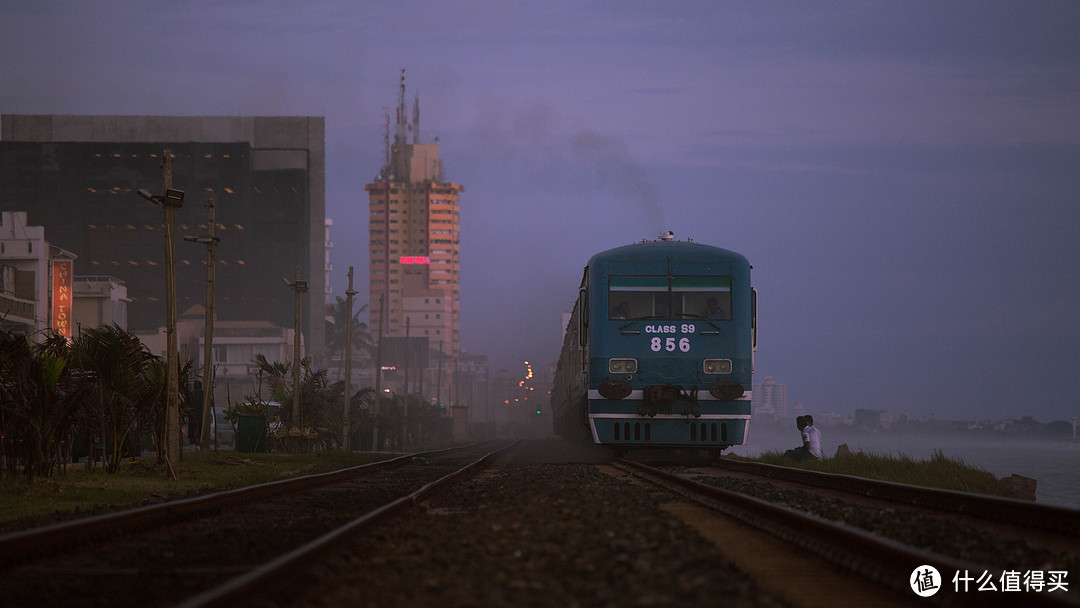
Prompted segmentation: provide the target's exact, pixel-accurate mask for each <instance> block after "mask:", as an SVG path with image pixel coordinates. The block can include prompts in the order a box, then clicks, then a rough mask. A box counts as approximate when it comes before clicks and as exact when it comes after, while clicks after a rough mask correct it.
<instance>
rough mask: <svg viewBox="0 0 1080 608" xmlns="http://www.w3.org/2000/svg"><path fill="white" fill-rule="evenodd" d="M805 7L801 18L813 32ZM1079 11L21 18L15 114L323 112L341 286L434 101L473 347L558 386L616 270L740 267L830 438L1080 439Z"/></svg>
mask: <svg viewBox="0 0 1080 608" xmlns="http://www.w3.org/2000/svg"><path fill="white" fill-rule="evenodd" d="M793 4H795V5H796V8H792V5H793ZM1077 31H1080V5H1078V4H1077V3H1075V2H1072V1H1060V2H1052V1H1051V2H1038V3H1029V2H1019V1H1017V2H983V1H978V2H975V1H971V2H954V3H945V4H942V5H940V6H939V5H938V3H919V4H918V5H914V6H913V5H908V4H906V3H894V2H850V3H827V2H815V3H787V2H783V3H773V2H753V3H724V2H714V1H701V2H625V1H619V2H615V1H611V2H576V1H574V2H571V1H565V0H563V1H556V2H543V3H540V2H530V3H523V2H506V1H501V0H477V1H471V2H416V1H409V0H405V1H396V2H364V3H361V2H355V1H345V0H334V1H331V2H317V1H316V2H304V3H300V2H267V1H263V0H260V1H255V0H251V1H249V2H229V1H222V2H209V1H205V2H203V1H197V2H179V3H178V2H120V1H114V0H96V1H95V2H93V3H81V2H58V1H38V0H33V1H31V0H26V1H14V2H13V1H8V2H4V3H3V5H2V7H0V112H2V113H23V114H53V113H56V114H163V115H164V114H177V115H218V114H220V115H237V114H243V115H320V116H325V117H326V130H327V134H326V146H327V215H328V216H329V217H331V218H332V219H333V220H334V231H333V233H332V238H333V241H334V250H333V264H334V273H333V276H332V277H331V282H332V283H333V285H334V286H335V289H336V291H337V293H338V294H339V295H340V294H341V293H342V292H343V291H344V282H345V274H346V272H347V270H348V266H349V265H350V264H351V265H354V266H356V267H357V269H358V279H359V280H358V281H357V282H358V284H359V285H360V290H361V296H360V297H361V298H362V299H366V274H365V271H364V269H365V268H366V266H367V253H366V242H367V217H366V213H365V212H366V207H367V205H366V195H365V193H364V192H363V184H364V183H366V182H367V181H370V180H371V178H372V177H373V176H374V174H375V172H376V171H377V169H378V167H379V165H380V164H381V163H382V158H383V140H382V132H383V120H384V113H385V112H386V111H387V110H388V109H390V108H392V107H393V105H394V104H395V103H396V95H397V86H398V77H399V71H400V69H401V68H405V69H406V78H407V97H408V99H409V100H410V104H411V100H412V98H413V96H414V95H415V94H419V96H420V105H421V121H420V123H421V124H420V127H421V133H422V141H425V142H430V141H431V140H432V137H433V136H438V137H439V139H440V144H441V151H442V159H443V165H444V168H445V171H446V175H447V177H448V178H449V179H451V180H453V181H455V182H458V183H461V184H464V185H465V188H466V191H465V194H464V195H463V196H462V202H461V205H462V214H461V217H462V230H461V248H462V298H461V299H462V335H463V345H464V347H465V348H466V349H468V350H470V351H473V352H482V353H487V354H489V355H491V357H492V359H493V363H494V364H495V365H496V366H502V367H506V368H508V369H510V370H511V371H518V370H517V369H516V367H515V366H519V365H520V364H518V363H516V360H517V359H519V358H520V359H529V360H531V361H539V362H551V361H553V360H554V359H555V357H556V356H557V352H558V346H559V343H560V341H561V335H560V331H561V328H560V315H561V312H562V311H563V310H564V309H565V308H568V307H569V306H570V304H571V302H572V300H573V298H574V296H575V292H576V287H577V283H578V281H579V279H580V276H581V269H582V267H583V265H584V264H585V262H586V261H587V260H588V258H589V256H590V255H592V254H593V253H595V252H597V251H600V250H602V249H607V248H609V247H613V246H618V245H623V244H627V243H630V242H634V241H637V240H640V239H642V238H645V237H648V238H655V236H656V235H657V234H658V233H659V232H660V231H661V230H666V229H670V230H673V231H675V233H676V235H677V237H679V238H686V237H691V238H693V239H694V240H696V241H701V242H705V243H709V244H714V245H718V246H721V247H725V248H728V249H733V250H736V251H740V252H742V253H744V254H745V255H746V256H747V258H749V260H750V262H751V263H752V264H753V265H754V269H755V276H754V285H755V287H757V289H758V291H759V298H760V309H759V317H760V320H759V323H760V333H759V339H760V345H759V351H758V353H757V359H756V362H757V365H756V369H757V375H756V377H757V379H758V380H761V379H763V378H764V377H765V376H770V375H771V376H774V377H775V378H776V379H777V381H778V382H786V383H787V384H788V391H789V399H790V400H791V401H792V402H801V403H803V405H804V406H805V407H806V408H807V409H808V410H809V411H811V412H826V411H837V412H840V413H850V412H851V411H853V410H854V409H855V408H857V407H869V408H877V409H889V410H891V411H892V412H893V413H894V414H899V413H900V412H902V411H905V410H907V411H908V412H909V413H911V414H912V415H915V416H924V415H928V414H930V413H934V414H935V415H936V416H937V417H938V418H950V417H955V418H971V419H989V418H1002V417H1010V416H1011V417H1019V416H1022V415H1032V416H1034V417H1035V418H1036V419H1038V420H1042V421H1049V420H1053V419H1071V417H1072V416H1075V415H1078V414H1080V320H1078V319H1080V44H1078V43H1077V35H1076V32H1077Z"/></svg>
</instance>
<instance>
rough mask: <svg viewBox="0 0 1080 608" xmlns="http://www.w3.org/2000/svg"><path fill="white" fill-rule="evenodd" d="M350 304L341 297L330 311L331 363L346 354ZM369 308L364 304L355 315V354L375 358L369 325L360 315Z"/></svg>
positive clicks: (328, 352) (328, 329)
mask: <svg viewBox="0 0 1080 608" xmlns="http://www.w3.org/2000/svg"><path fill="white" fill-rule="evenodd" d="M348 304H349V303H348V300H345V299H342V298H340V297H339V298H336V301H335V302H334V303H333V304H331V305H330V308H329V311H328V312H329V313H330V320H328V321H327V322H326V354H327V357H328V360H329V361H333V360H334V358H335V357H337V356H338V355H339V354H341V353H344V352H345V343H346V341H347V340H348V338H347V337H346V334H347V333H348V331H347V330H348V323H349V310H348ZM367 307H368V305H367V304H364V305H363V306H361V307H360V309H359V310H357V311H356V312H355V313H353V319H352V325H353V328H352V330H353V340H352V342H353V352H354V353H361V352H364V353H367V354H368V356H374V341H373V340H372V338H371V333H370V332H368V326H367V323H363V322H361V321H360V313H362V312H364V311H365V310H367ZM343 359H344V357H343ZM339 377H340V373H339Z"/></svg>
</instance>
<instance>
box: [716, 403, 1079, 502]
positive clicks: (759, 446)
mask: <svg viewBox="0 0 1080 608" xmlns="http://www.w3.org/2000/svg"><path fill="white" fill-rule="evenodd" d="M820 430H821V435H822V437H821V443H822V454H823V455H824V456H825V457H832V456H833V455H835V454H836V448H837V446H839V445H840V444H842V443H846V444H847V446H848V447H849V448H850V449H851V451H853V452H859V451H862V452H874V453H877V454H892V455H899V454H906V455H908V456H910V457H911V458H914V459H916V460H921V459H925V458H929V457H930V456H931V454H933V453H934V451H935V450H940V451H941V452H942V453H943V454H944V455H945V456H947V457H950V458H958V459H960V460H963V461H964V462H965V463H966V464H968V465H972V466H976V467H979V468H982V469H985V470H987V471H989V472H991V473H993V474H994V475H995V476H997V477H1008V476H1009V475H1013V474H1017V475H1023V476H1024V477H1030V478H1032V479H1035V480H1037V481H1038V486H1037V488H1036V491H1035V496H1036V502H1039V503H1041V504H1047V505H1057V506H1062V507H1069V508H1072V509H1080V466H1077V463H1080V441H1065V440H1062V441H1031V440H1010V439H1004V438H1002V439H996V438H995V439H984V438H976V437H965V436H957V435H934V436H927V437H925V438H924V439H921V440H919V439H917V438H913V437H912V436H900V435H890V434H888V433H882V434H869V433H861V432H858V431H853V430H852V429H849V428H844V427H823V428H820ZM799 443H800V439H799V434H798V431H796V430H795V427H794V425H792V427H791V429H790V430H785V429H783V428H778V427H773V426H766V425H763V424H758V425H754V424H751V430H750V440H749V442H748V443H747V445H745V446H736V447H734V448H731V449H730V450H728V451H727V452H725V454H736V455H739V456H756V455H758V454H760V453H762V452H765V451H769V450H780V451H783V450H787V449H790V448H794V447H797V446H798V445H799Z"/></svg>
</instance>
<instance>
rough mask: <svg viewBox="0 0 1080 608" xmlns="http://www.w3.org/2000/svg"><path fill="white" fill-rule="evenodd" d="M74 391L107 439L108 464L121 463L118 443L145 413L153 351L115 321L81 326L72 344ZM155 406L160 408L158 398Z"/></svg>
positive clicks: (113, 469) (111, 465)
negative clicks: (143, 411) (99, 324)
mask: <svg viewBox="0 0 1080 608" xmlns="http://www.w3.org/2000/svg"><path fill="white" fill-rule="evenodd" d="M71 350H72V366H73V370H72V376H73V380H74V392H73V393H72V394H71V395H70V397H71V398H72V399H75V400H76V401H78V402H79V403H80V404H82V406H84V407H85V408H87V411H88V412H90V413H91V414H92V416H91V417H92V423H93V424H92V426H90V427H89V428H96V429H100V433H101V435H102V441H103V445H105V443H104V442H108V448H109V450H108V458H107V467H108V470H109V471H116V470H117V469H118V468H119V467H120V458H121V448H122V446H123V445H124V442H125V441H126V440H127V438H128V435H129V434H130V433H131V432H132V430H133V429H135V428H136V425H137V423H138V422H139V420H140V418H144V415H143V414H142V413H141V412H140V408H141V407H144V406H146V404H147V401H148V400H147V398H146V394H147V392H148V391H149V392H152V389H150V388H149V384H148V378H149V377H151V376H150V371H149V370H150V368H151V366H152V365H153V364H154V362H155V361H156V360H157V359H160V357H156V356H154V355H153V354H152V353H151V352H150V351H149V349H147V348H146V346H145V345H143V343H142V342H140V341H139V339H138V338H137V337H135V335H134V334H132V333H130V332H128V331H126V330H124V329H121V328H120V327H119V326H117V325H111V326H108V327H102V328H95V329H87V330H83V332H82V333H81V334H80V335H79V337H78V338H76V339H75V340H74V341H73V342H72V345H71ZM157 407H161V408H162V409H164V403H163V402H162V403H161V404H159V405H158V406H157Z"/></svg>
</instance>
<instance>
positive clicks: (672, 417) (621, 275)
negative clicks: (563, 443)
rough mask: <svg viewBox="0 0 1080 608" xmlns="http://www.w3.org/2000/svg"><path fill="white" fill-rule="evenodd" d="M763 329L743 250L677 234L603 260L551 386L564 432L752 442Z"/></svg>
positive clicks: (668, 441)
mask: <svg viewBox="0 0 1080 608" xmlns="http://www.w3.org/2000/svg"><path fill="white" fill-rule="evenodd" d="M756 331H757V327H756V292H755V291H754V290H753V288H752V287H751V284H750V264H749V263H748V262H747V260H746V258H745V257H743V256H742V255H740V254H738V253H735V252H733V251H728V250H726V249H721V248H719V247H712V246H709V245H704V244H700V243H694V242H692V241H676V240H674V238H673V237H672V235H671V233H670V232H669V233H665V234H662V235H661V236H660V239H659V240H656V241H642V242H640V243H635V244H633V245H627V246H625V247H617V248H615V249H610V250H608V251H603V252H600V253H598V254H596V255H594V256H593V257H592V258H591V259H590V260H589V264H588V266H586V267H585V273H584V276H583V277H582V281H581V287H580V289H579V293H578V299H577V301H576V302H575V304H574V309H573V312H572V314H571V318H570V322H569V324H568V325H567V328H566V335H565V339H564V341H563V348H562V352H561V355H560V357H559V364H558V367H557V371H556V376H555V383H554V386H553V388H552V393H551V401H552V413H553V416H554V427H555V432H556V433H557V434H558V435H561V436H573V435H580V434H584V433H588V434H589V435H591V437H592V440H593V442H594V443H598V444H606V445H612V446H615V447H617V448H628V447H641V446H655V447H669V448H670V447H679V448H704V449H709V450H713V451H716V452H718V451H719V450H722V449H723V448H726V447H729V446H732V445H742V444H744V443H745V442H746V437H747V431H748V428H749V424H750V410H751V396H752V395H751V387H752V383H751V375H752V373H753V353H754V350H755V348H756V335H757V334H756Z"/></svg>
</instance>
